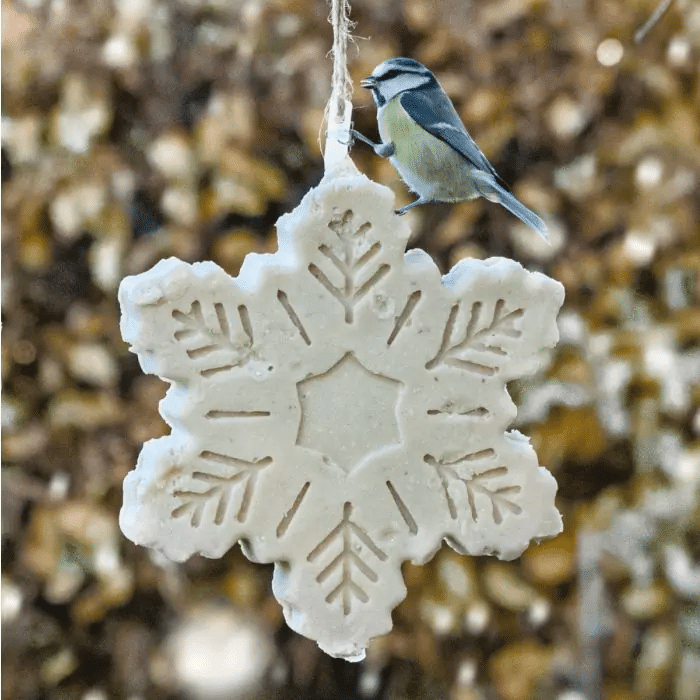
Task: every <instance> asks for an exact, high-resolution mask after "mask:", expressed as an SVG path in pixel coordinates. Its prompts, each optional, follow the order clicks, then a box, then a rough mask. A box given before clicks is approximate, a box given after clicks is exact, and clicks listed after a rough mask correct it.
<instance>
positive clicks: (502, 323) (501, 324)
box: [425, 299, 525, 376]
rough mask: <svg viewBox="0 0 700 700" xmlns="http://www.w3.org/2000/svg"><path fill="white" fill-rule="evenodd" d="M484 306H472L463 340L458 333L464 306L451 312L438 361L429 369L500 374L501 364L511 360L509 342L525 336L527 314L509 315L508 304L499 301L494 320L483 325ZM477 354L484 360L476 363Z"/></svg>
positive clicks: (517, 312)
mask: <svg viewBox="0 0 700 700" xmlns="http://www.w3.org/2000/svg"><path fill="white" fill-rule="evenodd" d="M483 306H484V305H483V302H481V301H475V302H473V303H472V305H471V309H470V311H469V314H468V320H467V322H466V324H465V327H464V332H463V333H462V334H461V337H459V336H460V334H459V331H458V330H457V319H458V315H459V310H460V304H455V305H454V306H453V307H452V308H451V309H450V314H449V316H448V318H447V321H446V323H445V330H444V333H443V336H442V342H441V343H440V348H439V349H438V351H437V354H436V355H435V357H433V358H432V359H431V360H429V361H428V362H427V363H426V365H425V368H426V369H434V368H435V367H437V366H439V365H448V366H451V367H457V368H459V369H464V370H467V371H470V372H474V373H476V374H482V375H485V376H492V375H494V374H496V373H497V372H498V367H499V365H500V360H502V358H505V357H507V356H508V351H507V349H506V348H507V345H506V341H508V340H517V339H518V338H519V337H520V336H521V334H522V332H521V331H520V329H519V328H518V321H519V319H521V318H522V317H523V315H524V313H525V312H524V310H523V309H513V310H512V311H509V310H507V309H506V303H505V300H503V299H498V300H497V301H496V304H495V305H494V307H493V313H492V314H491V319H490V320H487V321H486V322H485V323H483V324H482V322H481V318H482V315H483V313H482V310H483ZM470 351H471V353H470ZM473 353H480V354H481V355H480V357H481V358H483V359H473ZM470 354H472V357H471V358H470Z"/></svg>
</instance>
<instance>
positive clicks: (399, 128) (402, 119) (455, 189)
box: [377, 97, 477, 202]
mask: <svg viewBox="0 0 700 700" xmlns="http://www.w3.org/2000/svg"><path fill="white" fill-rule="evenodd" d="M377 121H378V126H379V135H380V136H381V138H382V142H384V143H388V142H392V143H393V144H394V148H395V151H394V154H393V156H391V158H390V159H389V160H390V161H391V163H392V165H393V166H394V167H395V168H396V170H397V172H398V173H399V175H400V176H401V179H402V180H403V181H404V182H405V183H406V184H407V185H408V186H409V187H410V188H411V189H412V190H413V191H414V192H416V193H417V194H419V195H420V196H422V197H423V198H424V199H428V200H435V201H443V202H455V201H459V200H462V199H471V198H473V197H475V196H477V192H476V190H475V188H474V185H473V180H472V178H471V175H470V172H469V170H470V169H469V163H468V162H467V161H466V160H465V159H464V158H463V157H462V156H461V155H460V154H459V153H457V151H455V150H454V149H453V148H452V147H450V146H448V145H447V144H446V143H444V142H443V141H440V140H439V139H438V138H436V137H434V136H433V135H432V134H430V133H428V132H427V131H426V130H425V129H423V128H422V127H421V126H419V125H418V124H417V123H416V122H415V121H413V119H411V117H410V116H409V115H408V114H407V113H406V110H404V108H403V107H402V106H401V103H400V102H399V98H398V97H397V98H395V99H393V100H391V101H390V102H387V104H385V105H384V106H383V107H382V108H381V109H380V110H379V111H378V113H377Z"/></svg>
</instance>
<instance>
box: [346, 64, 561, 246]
mask: <svg viewBox="0 0 700 700" xmlns="http://www.w3.org/2000/svg"><path fill="white" fill-rule="evenodd" d="M360 85H361V86H362V87H363V88H367V89H368V90H370V91H371V93H372V97H373V99H374V103H375V105H376V107H377V125H378V127H379V135H380V137H381V139H382V142H381V143H374V142H373V141H372V140H371V139H369V138H367V137H366V136H365V135H364V134H361V133H360V132H359V131H356V130H355V129H352V130H351V138H352V140H353V141H354V140H355V139H358V140H360V141H362V142H364V143H366V144H367V145H369V146H371V147H372V148H373V149H374V152H375V153H376V154H377V155H379V156H381V157H383V158H388V159H389V161H390V162H391V164H392V165H393V166H394V168H395V169H396V170H397V172H398V173H399V175H400V176H401V179H402V180H403V181H404V182H405V183H406V184H407V185H408V187H409V188H410V189H411V190H412V191H413V192H415V193H416V194H417V195H418V197H417V199H416V200H414V201H413V202H411V203H410V204H407V205H406V206H405V207H402V208H401V209H398V210H396V213H397V214H398V215H400V216H401V215H403V214H405V213H406V212H407V211H408V210H409V209H413V208H414V207H417V206H419V205H421V204H428V203H430V202H459V201H462V200H465V199H475V198H476V197H479V196H481V197H485V198H486V199H488V200H490V201H492V202H497V203H498V204H500V205H501V206H503V207H505V208H506V209H507V210H508V211H510V212H511V213H512V214H514V215H515V216H517V217H518V218H519V219H520V220H521V221H523V222H525V223H526V224H527V225H528V226H529V227H530V228H532V229H534V230H535V231H537V233H539V234H540V235H541V236H542V237H543V238H544V239H545V240H547V227H546V225H545V223H544V221H542V219H541V218H540V217H539V216H537V214H535V213H534V212H532V211H530V209H528V208H527V207H526V206H525V205H524V204H523V203H522V202H520V201H519V200H518V199H516V198H515V197H514V196H513V195H512V194H511V193H510V192H509V191H508V190H507V189H506V188H505V187H504V184H505V183H503V180H501V178H500V177H499V176H498V174H497V173H496V171H495V170H494V168H493V166H492V165H491V163H489V161H488V160H487V158H486V156H485V155H484V154H483V153H482V152H481V150H480V149H479V147H478V146H477V145H476V143H475V142H474V140H473V139H472V138H471V136H469V133H468V132H467V129H466V127H465V126H464V124H463V123H462V120H461V119H460V118H459V115H458V114H457V111H456V110H455V108H454V105H453V104H452V101H451V100H450V98H449V97H448V96H447V94H446V93H445V91H444V90H443V89H442V87H441V86H440V83H438V81H437V79H436V78H435V76H434V75H433V73H432V72H431V71H430V70H428V68H426V67H425V66H424V65H423V64H422V63H419V62H418V61H416V60H414V59H412V58H403V57H396V58H390V59H388V60H386V61H384V62H383V63H380V64H379V65H378V66H377V67H376V68H375V69H374V70H373V71H372V74H371V75H369V76H368V77H366V78H363V79H362V80H361V81H360Z"/></svg>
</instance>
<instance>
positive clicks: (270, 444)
mask: <svg viewBox="0 0 700 700" xmlns="http://www.w3.org/2000/svg"><path fill="white" fill-rule="evenodd" d="M343 182H344V181H343ZM360 209H362V213H361V212H360ZM365 210H366V211H365ZM278 225H279V229H280V251H279V253H277V254H274V255H268V256H258V257H257V258H256V257H255V256H250V257H249V259H246V262H245V263H244V265H243V268H242V269H241V273H240V275H239V277H238V278H236V279H232V278H230V277H229V276H228V275H226V274H225V273H224V272H223V270H221V269H220V268H218V267H217V266H216V265H214V264H213V263H197V264H194V265H188V264H186V263H183V262H180V261H176V260H172V259H171V260H165V261H161V262H160V263H158V264H157V265H156V266H155V267H154V268H153V269H152V270H150V271H147V272H145V273H143V274H142V275H137V276H134V277H130V278H126V279H125V280H124V281H123V283H122V286H121V288H120V302H121V304H122V311H123V318H122V333H123V335H124V338H125V340H127V341H128V342H129V343H131V345H132V349H133V350H134V352H137V353H138V354H139V357H140V359H141V361H142V366H143V367H144V370H145V371H147V372H152V373H157V374H158V375H159V376H162V377H164V378H167V379H168V380H169V381H170V382H171V384H172V386H171V388H170V390H169V392H168V394H167V395H166V397H165V399H164V400H163V401H162V403H161V413H162V414H163V416H164V417H165V419H166V420H167V421H168V423H169V424H170V425H171V427H172V433H171V434H170V435H169V436H166V437H162V438H158V439H156V440H152V441H150V442H148V443H146V444H145V445H144V448H143V450H142V453H141V456H140V458H139V463H138V464H137V467H136V469H135V470H134V471H132V472H131V473H130V474H129V475H128V476H127V478H126V479H125V483H124V506H123V508H122V512H121V514H120V524H121V526H122V529H123V531H124V532H125V534H126V535H127V536H128V537H129V538H130V539H132V540H133V541H135V542H137V543H142V544H145V545H148V546H151V547H155V548H157V549H159V550H160V551H162V552H164V553H165V554H166V555H167V556H169V557H170V558H172V559H175V560H178V561H182V560H184V559H186V558H187V557H189V556H191V555H192V554H193V553H196V552H199V553H202V554H205V555H206V556H221V555H222V554H223V553H224V552H225V551H226V550H227V549H228V548H230V547H231V546H233V545H234V544H235V543H236V542H237V541H241V542H244V543H245V549H244V551H245V553H246V554H247V555H248V556H250V557H251V558H254V559H255V560H256V561H264V562H274V563H275V573H274V577H273V590H274V591H275V595H276V596H277V597H278V599H279V600H280V602H281V603H282V605H283V609H284V612H285V616H286V618H287V620H288V622H289V624H290V625H291V626H292V627H293V628H294V629H296V630H297V631H299V632H301V633H302V634H305V635H307V636H309V637H312V638H314V639H316V640H317V641H318V642H319V644H320V645H321V647H322V648H323V649H325V650H326V651H328V652H329V653H330V654H333V655H337V656H345V657H348V658H358V657H359V656H360V655H361V654H362V652H363V649H364V647H366V645H367V643H368V641H369V639H370V638H371V637H373V636H376V635H378V634H381V633H383V632H386V631H387V630H388V629H389V628H390V625H391V610H392V608H393V607H394V606H395V605H396V604H398V602H399V601H400V600H401V598H402V596H403V595H404V594H405V586H404V584H403V581H402V578H401V564H402V563H403V562H404V561H405V560H414V561H425V560H426V559H427V558H429V557H430V556H432V555H433V553H434V552H435V549H436V547H437V546H438V544H439V543H440V542H441V541H442V540H444V541H446V542H448V543H449V544H450V545H451V546H453V547H454V548H456V549H458V551H461V552H465V553H469V554H482V553H494V552H495V553H496V554H498V555H499V556H501V557H504V558H512V557H513V556H517V555H518V554H519V553H521V552H522V550H523V549H524V548H525V547H526V546H527V544H528V543H529V541H530V539H532V538H534V537H538V538H541V537H545V536H549V535H553V534H555V533H556V532H558V531H559V530H560V528H561V520H560V517H559V515H558V513H557V511H556V509H555V508H554V503H553V500H554V492H555V490H556V484H555V482H554V480H553V478H552V477H551V476H550V475H549V474H548V473H547V472H546V471H545V470H543V469H541V468H540V467H539V465H538V463H537V457H536V455H535V453H534V451H533V449H532V447H531V446H530V444H529V442H528V441H527V439H526V438H524V436H522V435H520V434H519V433H517V432H514V431H513V432H507V431H506V430H505V428H506V427H507V422H508V420H511V419H512V413H511V406H512V403H511V402H510V399H509V398H508V397H507V394H506V391H505V378H507V377H511V376H514V375H517V374H518V372H519V371H520V369H519V368H520V367H528V368H529V369H527V370H523V371H522V372H520V374H523V373H524V372H526V371H532V367H533V358H538V357H539V354H538V353H540V351H541V350H542V349H543V348H544V347H548V346H551V345H553V344H554V342H556V339H557V335H556V325H555V318H556V313H557V311H558V309H559V306H560V305H561V302H562V291H561V287H560V285H558V283H556V282H554V281H553V280H549V279H548V278H545V277H544V276H542V275H537V273H529V272H527V271H525V270H524V269H523V268H522V267H521V266H520V265H519V264H518V263H515V262H513V261H510V260H497V261H496V262H495V263H494V262H493V261H484V262H482V261H465V262H463V263H459V264H458V265H457V266H456V268H455V269H454V270H453V271H452V272H451V273H450V275H451V278H450V280H449V284H448V283H447V282H446V281H443V280H441V279H440V276H439V273H438V272H437V268H436V267H435V265H434V263H433V262H432V261H430V260H429V259H428V258H427V256H425V255H422V254H420V253H416V252H415V251H412V252H410V253H408V254H406V252H405V248H406V242H407V239H408V231H407V227H406V224H405V222H403V220H400V219H397V217H395V216H394V214H393V202H392V201H391V197H390V196H389V195H388V193H387V191H386V190H384V189H383V188H380V187H378V186H376V185H374V184H372V183H369V182H368V181H361V182H360V183H359V184H358V182H357V181H356V180H355V179H353V178H351V177H350V178H349V179H348V180H347V182H346V184H341V185H338V184H337V183H335V184H333V183H332V182H325V181H324V182H322V183H321V185H319V187H318V188H317V189H316V190H315V191H314V193H313V196H308V197H307V198H306V199H305V200H304V202H302V204H301V205H300V207H299V209H298V210H296V211H295V212H294V213H292V214H291V215H288V216H287V217H285V218H283V219H281V220H280V222H279V224H278ZM409 258H410V260H409ZM504 282H507V284H505V283H504ZM506 366H507V368H508V371H506V369H505V368H506ZM508 372H509V373H510V374H508Z"/></svg>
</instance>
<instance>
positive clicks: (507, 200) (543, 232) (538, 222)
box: [477, 176, 549, 241]
mask: <svg viewBox="0 0 700 700" xmlns="http://www.w3.org/2000/svg"><path fill="white" fill-rule="evenodd" d="M477 187H478V189H479V192H480V193H481V195H482V197H486V199H489V200H491V201H492V202H498V203H499V204H500V205H501V206H503V207H505V208H506V209H507V210H508V211H509V212H510V213H511V214H514V215H515V216H517V217H518V218H519V219H520V220H521V221H523V222H524V223H526V224H527V225H528V226H529V227H530V228H531V229H533V230H534V231H537V233H539V234H540V236H542V238H544V240H545V241H549V238H548V236H547V226H546V224H545V223H544V221H542V219H540V217H539V216H537V214H535V212H534V211H530V210H529V209H528V208H527V207H526V206H525V205H524V204H523V203H522V202H521V201H520V200H518V199H516V198H515V197H514V196H513V195H512V194H511V193H510V192H507V191H506V190H504V189H503V187H501V186H500V185H499V184H498V183H497V182H496V181H495V180H494V179H493V178H490V177H489V178H486V177H483V176H482V177H480V178H479V182H478V184H477Z"/></svg>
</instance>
